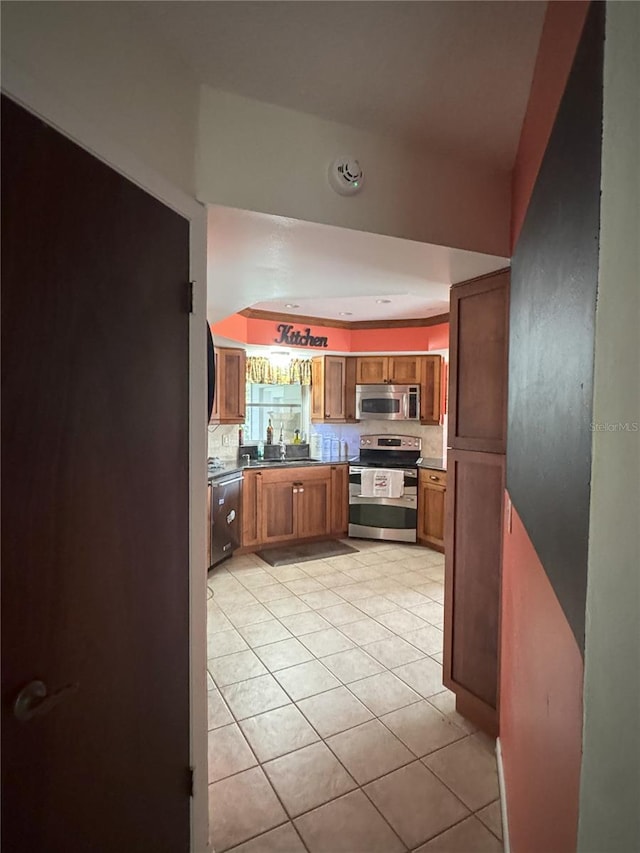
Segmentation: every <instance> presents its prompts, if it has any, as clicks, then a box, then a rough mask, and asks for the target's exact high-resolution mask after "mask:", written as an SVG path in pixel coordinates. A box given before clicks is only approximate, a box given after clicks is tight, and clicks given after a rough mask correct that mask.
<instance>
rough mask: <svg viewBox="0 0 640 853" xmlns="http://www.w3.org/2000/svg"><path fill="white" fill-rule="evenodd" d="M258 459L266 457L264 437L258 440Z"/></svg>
mask: <svg viewBox="0 0 640 853" xmlns="http://www.w3.org/2000/svg"><path fill="white" fill-rule="evenodd" d="M258 459H264V442H263V441H262V439H260V441H259V442H258Z"/></svg>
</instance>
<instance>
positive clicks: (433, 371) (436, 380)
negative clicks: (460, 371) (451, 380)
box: [420, 355, 442, 426]
mask: <svg viewBox="0 0 640 853" xmlns="http://www.w3.org/2000/svg"><path fill="white" fill-rule="evenodd" d="M420 360H421V367H420V371H421V376H422V380H421V382H420V423H421V424H430V425H434V426H437V425H438V424H439V423H440V421H441V418H442V411H441V400H442V356H440V355H423V356H421V357H420Z"/></svg>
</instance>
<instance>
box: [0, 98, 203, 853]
mask: <svg viewBox="0 0 640 853" xmlns="http://www.w3.org/2000/svg"><path fill="white" fill-rule="evenodd" d="M2 246H3V252H2V477H3V501H2V656H3V666H2V729H3V750H2V777H3V778H2V786H3V815H2V818H3V820H2V847H3V849H4V850H7V851H16V853H18V851H25V853H30V851H36V850H38V851H47V853H70V851H73V853H84V851H91V853H94V851H96V853H97V851H100V853H123V851H136V853H164V851H166V853H180V851H187V850H188V849H189V794H188V765H189V598H188V591H189V473H188V459H189V444H188V404H189V399H188V390H189V384H188V366H189V365H188V345H189V339H188V338H189V323H188V315H187V290H186V283H187V280H188V274H189V224H188V222H187V221H186V220H185V219H183V218H182V217H181V216H179V215H177V214H176V213H174V212H173V211H171V210H170V209H168V208H167V207H165V206H164V205H163V204H161V203H160V202H158V201H157V200H155V199H154V198H152V197H151V196H149V195H148V194H147V193H145V192H143V191H142V190H141V189H139V188H138V187H136V186H135V185H134V184H132V183H131V182H129V181H127V180H126V179H124V178H123V177H122V176H120V175H119V174H117V173H116V172H115V171H113V170H112V169H110V168H109V167H107V166H106V165H104V164H103V163H101V162H100V161H99V160H97V159H96V158H94V157H93V156H91V155H90V154H89V153H87V152H86V151H84V150H83V149H81V148H79V147H78V146H76V145H75V144H73V143H72V142H70V141H69V140H68V139H66V138H65V137H63V136H62V135H60V134H59V133H57V132H56V131H54V130H53V129H52V128H50V127H48V126H47V125H45V124H44V123H43V122H41V121H40V120H38V119H37V118H35V117H34V116H32V115H31V114H29V113H28V112H26V111H24V110H23V109H22V108H20V107H18V106H17V105H15V104H14V103H12V102H11V101H9V100H7V99H5V98H3V100H2ZM203 356H204V354H203ZM33 681H42V682H44V683H45V684H46V688H47V690H48V691H49V694H53V693H55V691H58V690H61V689H63V688H64V687H65V686H67V685H73V687H72V689H70V690H68V691H67V692H66V693H65V694H61V695H60V698H61V701H60V702H59V704H56V705H55V706H53V707H51V706H50V704H49V703H47V704H45V705H43V706H42V707H41V709H40V710H45V711H47V712H46V713H43V714H41V715H37V713H36V714H35V715H34V716H33V717H32V718H31V719H29V720H19V719H17V718H16V715H15V713H14V710H13V703H14V701H15V699H16V696H17V695H18V693H19V691H21V689H22V688H24V687H25V686H26V685H28V684H29V683H30V682H33ZM45 702H46V700H45ZM32 707H33V706H32Z"/></svg>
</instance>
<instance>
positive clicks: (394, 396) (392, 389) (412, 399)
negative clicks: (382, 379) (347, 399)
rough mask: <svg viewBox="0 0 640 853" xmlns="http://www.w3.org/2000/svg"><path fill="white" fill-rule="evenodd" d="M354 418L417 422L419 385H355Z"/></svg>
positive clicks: (418, 416)
mask: <svg viewBox="0 0 640 853" xmlns="http://www.w3.org/2000/svg"><path fill="white" fill-rule="evenodd" d="M356 418H358V420H361V421H372V420H375V421H419V420H420V386H419V385H356Z"/></svg>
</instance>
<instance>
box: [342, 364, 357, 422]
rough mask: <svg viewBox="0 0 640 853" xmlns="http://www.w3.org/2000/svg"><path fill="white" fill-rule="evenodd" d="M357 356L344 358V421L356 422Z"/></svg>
mask: <svg viewBox="0 0 640 853" xmlns="http://www.w3.org/2000/svg"><path fill="white" fill-rule="evenodd" d="M357 362H358V359H357V358H353V357H352V358H346V359H345V382H344V409H345V421H346V422H347V423H351V424H352V423H356V370H357Z"/></svg>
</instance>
